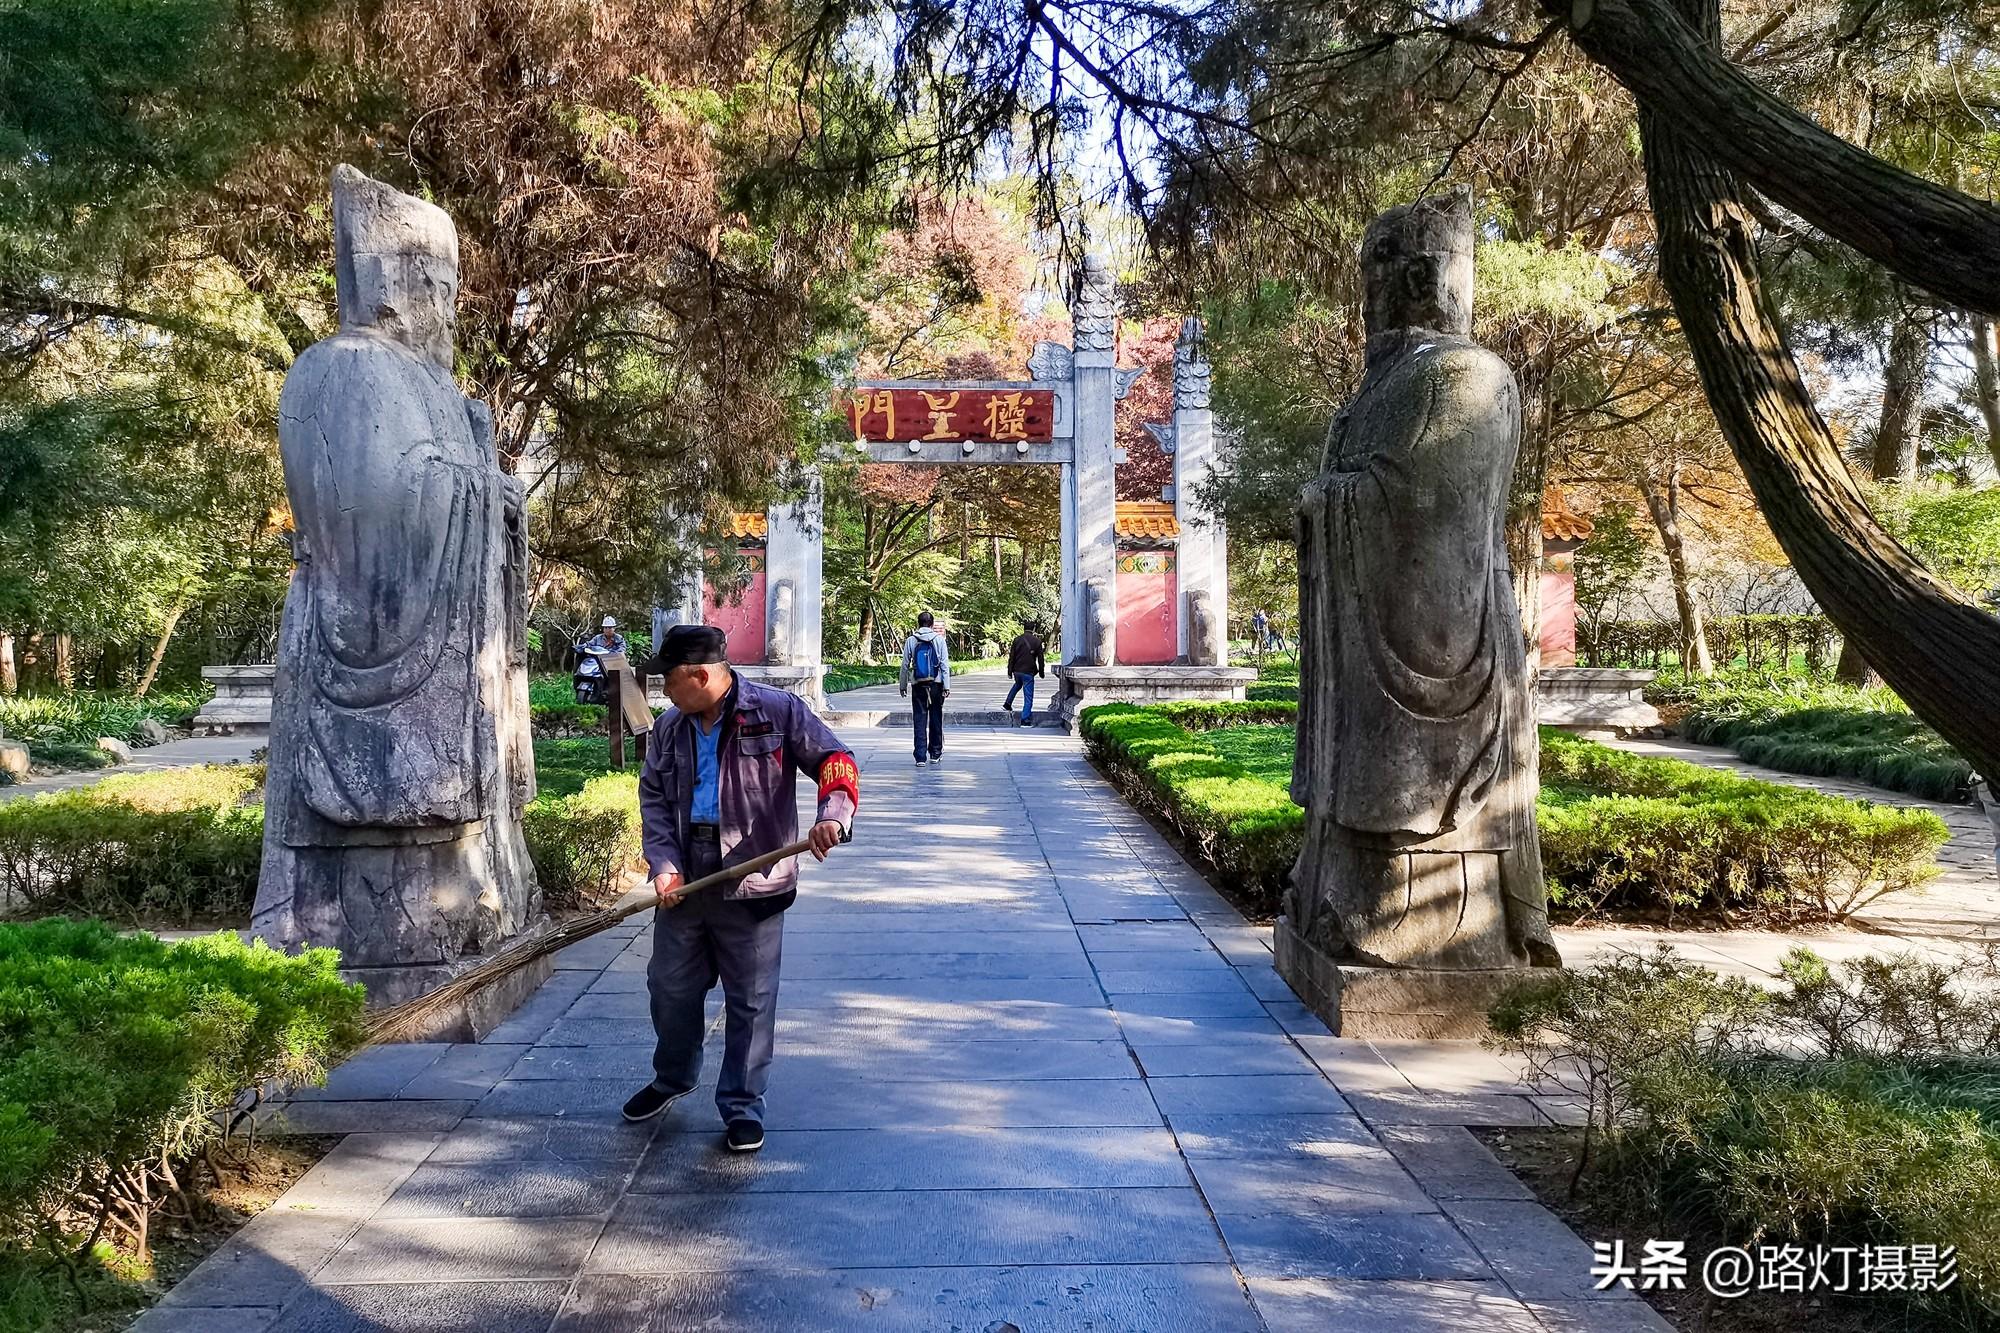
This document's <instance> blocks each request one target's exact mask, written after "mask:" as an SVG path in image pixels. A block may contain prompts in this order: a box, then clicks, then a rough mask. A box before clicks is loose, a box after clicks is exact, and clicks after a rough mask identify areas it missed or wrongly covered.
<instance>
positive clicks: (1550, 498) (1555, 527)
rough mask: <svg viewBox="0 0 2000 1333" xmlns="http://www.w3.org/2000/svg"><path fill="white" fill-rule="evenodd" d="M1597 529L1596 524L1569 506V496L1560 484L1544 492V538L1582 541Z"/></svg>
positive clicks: (1555, 540)
mask: <svg viewBox="0 0 2000 1333" xmlns="http://www.w3.org/2000/svg"><path fill="white" fill-rule="evenodd" d="M1595 530H1596V525H1594V524H1593V523H1591V521H1590V520H1589V519H1587V518H1585V517H1584V516H1583V515H1582V514H1579V513H1577V512H1576V511H1575V510H1574V509H1571V508H1570V507H1569V497H1568V496H1567V495H1564V494H1563V489H1562V487H1560V486H1551V487H1549V488H1548V489H1547V490H1546V491H1543V492H1542V540H1543V541H1551V542H1580V541H1582V540H1584V539H1585V538H1586V537H1588V536H1590V534H1591V533H1592V532H1593V531H1595Z"/></svg>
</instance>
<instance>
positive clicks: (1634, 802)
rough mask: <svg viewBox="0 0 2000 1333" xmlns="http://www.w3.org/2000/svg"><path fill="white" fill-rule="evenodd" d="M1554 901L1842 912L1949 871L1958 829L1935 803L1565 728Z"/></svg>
mask: <svg viewBox="0 0 2000 1333" xmlns="http://www.w3.org/2000/svg"><path fill="white" fill-rule="evenodd" d="M1537 822H1538V823H1539V825H1540V828H1541V842H1542V869H1543V872H1544V873H1545V874H1546V875H1547V876H1548V880H1549V902H1550V905H1551V906H1552V907H1554V908H1557V909H1559V910H1560V909H1567V910H1569V911H1571V912H1577V913H1587V912H1591V911H1596V910H1599V909H1603V908H1627V909H1638V910H1656V911H1657V910H1664V911H1665V912H1666V913H1667V915H1668V917H1669V918H1670V919H1671V918H1672V917H1673V916H1676V915H1679V914H1681V913H1685V912H1694V913H1698V914H1714V915H1725V914H1729V913H1745V914H1748V915H1750V916H1753V917H1756V918H1758V919H1759V920H1761V921H1765V922H1770V923H1798V922H1806V921H1825V920H1840V919H1842V918H1844V917H1846V916H1847V915H1848V914H1849V913H1850V912H1852V911H1854V910H1855V909H1856V908H1858V907H1860V906H1862V905H1863V904H1865V903H1867V902H1868V901H1870V900H1871V899H1873V898H1876V897H1879V896H1880V895H1881V894H1883V893H1889V892H1894V891H1897V890H1901V889H1907V888H1911V887H1913V886H1915V885H1917V884H1920V883H1922V882H1923V881H1924V880H1926V879H1929V878H1930V877H1931V876H1932V875H1934V874H1936V873H1937V867H1936V863H1935V859H1934V858H1935V853H1936V852H1937V849H1938V848H1940V847H1942V846H1943V845H1944V844H1945V842H1946V841H1947V840H1948V839H1949V838H1950V836H1951V834H1950V830H1949V829H1947V828H1946V827H1945V825H1944V821H1942V820H1940V819H1939V818H1938V817H1937V816H1936V815H1933V814H1932V813H1930V812H1929V811H1928V810H1906V809H1898V808H1895V807H1892V806H1884V805H1872V804H1869V803H1868V802H1865V801H1849V800H1845V799H1843V798H1841V797H1837V796H1827V795H1824V794H1822V793H1819V792H1814V791H1807V790H1805V789H1803V788H1799V787H1786V786H1780V785H1777V784H1775V783H1769V782H1758V781H1756V780H1755V779H1752V778H1742V777H1737V776H1736V775H1734V774H1730V773H1719V772H1717V771H1715V770H1713V769H1707V768H1702V767H1701V766H1700V765H1698V764H1689V763H1683V762H1682V761H1680V760H1678V759H1657V758H1648V757H1645V756H1641V755H1634V754H1628V753H1625V752H1624V751H1621V750H1614V749H1612V748H1610V747H1609V746H1605V745H1598V744H1596V743H1595V742H1592V741H1586V740H1580V739H1578V738H1576V737H1574V736H1570V735H1566V734H1564V733H1562V732H1556V731H1546V732H1544V733H1543V737H1542V792H1541V799H1540V801H1539V803H1538V806H1537Z"/></svg>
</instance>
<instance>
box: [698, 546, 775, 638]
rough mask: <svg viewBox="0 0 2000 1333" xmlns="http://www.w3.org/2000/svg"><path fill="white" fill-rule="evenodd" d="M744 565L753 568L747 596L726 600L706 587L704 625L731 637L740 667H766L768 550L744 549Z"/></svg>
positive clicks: (744, 591) (726, 636)
mask: <svg viewBox="0 0 2000 1333" xmlns="http://www.w3.org/2000/svg"><path fill="white" fill-rule="evenodd" d="M741 555H742V557H743V562H744V564H746V565H748V566H749V567H750V569H751V570H752V571H753V572H752V573H751V575H750V582H749V584H748V585H746V586H745V587H744V589H743V598H742V600H741V601H738V602H724V601H719V600H717V598H716V595H715V592H714V590H713V589H707V588H704V590H703V594H702V608H701V619H702V623H703V624H707V625H713V626H715V627H716V628H717V629H719V630H721V631H722V633H723V636H724V637H725V638H726V639H727V640H728V653H729V660H730V661H731V662H734V663H735V664H736V665H737V666H762V665H763V664H764V653H765V643H764V631H765V629H766V624H765V618H764V552H763V550H762V549H761V548H756V549H748V550H745V551H743V552H741Z"/></svg>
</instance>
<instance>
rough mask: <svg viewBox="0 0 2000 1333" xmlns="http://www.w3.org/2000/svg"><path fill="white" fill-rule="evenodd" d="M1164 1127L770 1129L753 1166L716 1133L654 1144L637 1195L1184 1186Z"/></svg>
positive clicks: (666, 1136) (1183, 1172)
mask: <svg viewBox="0 0 2000 1333" xmlns="http://www.w3.org/2000/svg"><path fill="white" fill-rule="evenodd" d="M1187 1183H1188V1172H1187V1168H1186V1167H1185V1166H1184V1165H1183V1164H1182V1163H1181V1162H1180V1160H1179V1159H1178V1157H1177V1156H1176V1155H1175V1153H1174V1145H1173V1135H1172V1134H1171V1133H1170V1132H1169V1131H1167V1130H1166V1129H1164V1128H1116V1129H1106V1128H1075V1127H1071V1128H1054V1129H1047V1128H1031V1129H1020V1128H1003V1127H991V1126H987V1127H981V1128H977V1129H887V1130H836V1129H811V1130H773V1131H771V1133H770V1134H769V1136H768V1137H767V1138H766V1140H765V1144H764V1149H763V1151H762V1152H760V1153H758V1154H757V1156H756V1157H755V1158H754V1159H752V1158H749V1157H745V1156H744V1155H742V1154H740V1153H731V1152H728V1151H726V1150H724V1149H723V1148H721V1147H720V1146H718V1144H717V1143H716V1140H715V1136H714V1134H713V1133H708V1132H700V1133H663V1134H661V1135H660V1136H659V1137H658V1138H657V1139H655V1140H654V1142H653V1146H652V1147H651V1149H649V1150H648V1152H647V1154H646V1158H645V1161H644V1162H643V1163H641V1165H640V1168H639V1174H638V1175H637V1176H636V1177H635V1178H634V1179H633V1181H632V1186H631V1188H632V1192H633V1193H635V1194H658V1193H688V1192H695V1193H731V1194H737V1193H772V1192H779V1193H801V1192H812V1193H817V1192H821V1191H837V1192H854V1191H860V1190H982V1189H1133V1188H1177V1187H1183V1186H1185V1185H1186V1184H1187Z"/></svg>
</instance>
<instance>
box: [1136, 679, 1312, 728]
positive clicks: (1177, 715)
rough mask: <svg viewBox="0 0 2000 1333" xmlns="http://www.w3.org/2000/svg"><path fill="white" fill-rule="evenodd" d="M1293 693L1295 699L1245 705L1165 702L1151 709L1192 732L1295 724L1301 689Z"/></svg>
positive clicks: (1271, 700) (1254, 702) (1296, 688)
mask: <svg viewBox="0 0 2000 1333" xmlns="http://www.w3.org/2000/svg"><path fill="white" fill-rule="evenodd" d="M1291 690H1292V694H1293V697H1292V698H1291V699H1289V700H1285V699H1251V700H1248V701H1246V702H1242V703H1237V702H1222V703H1164V704H1153V705H1151V706H1152V707H1153V708H1154V709H1155V710H1157V711H1158V712H1159V714H1160V716H1161V717H1164V718H1166V719H1167V720H1168V721H1169V722H1172V723H1174V724H1175V725H1177V726H1182V727H1186V728H1187V729H1188V730H1189V731H1217V730H1220V729H1221V728H1224V727H1247V726H1262V725H1266V724H1272V723H1280V724H1281V723H1296V722H1297V721H1298V720H1299V703H1298V698H1297V695H1298V687H1297V686H1292V687H1291Z"/></svg>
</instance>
